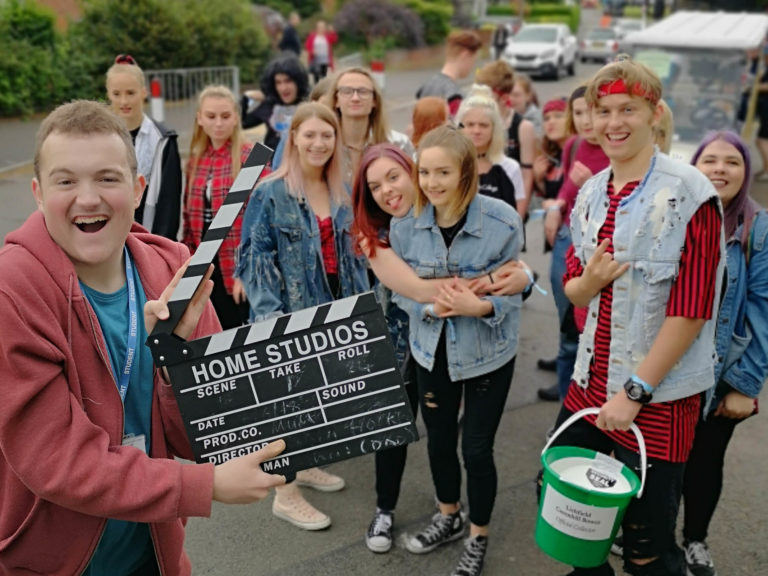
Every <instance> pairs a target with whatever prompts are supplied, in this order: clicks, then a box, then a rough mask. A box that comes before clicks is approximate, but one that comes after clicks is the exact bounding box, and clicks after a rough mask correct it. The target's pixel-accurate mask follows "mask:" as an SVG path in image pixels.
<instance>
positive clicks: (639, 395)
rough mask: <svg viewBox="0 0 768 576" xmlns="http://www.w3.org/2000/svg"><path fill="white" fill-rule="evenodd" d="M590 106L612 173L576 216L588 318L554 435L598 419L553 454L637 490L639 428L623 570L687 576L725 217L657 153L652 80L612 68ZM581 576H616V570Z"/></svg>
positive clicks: (574, 297) (694, 181)
mask: <svg viewBox="0 0 768 576" xmlns="http://www.w3.org/2000/svg"><path fill="white" fill-rule="evenodd" d="M585 97H586V99H587V102H588V103H589V104H590V106H591V108H592V119H593V124H594V130H595V132H596V134H597V136H598V140H599V143H600V145H601V147H602V148H603V150H604V151H605V154H606V155H607V156H608V158H609V159H610V166H609V167H608V168H607V169H606V170H604V171H602V172H600V173H598V174H596V175H595V176H593V177H592V178H590V179H589V180H588V181H587V182H586V183H585V184H584V186H583V187H582V188H581V190H580V191H579V195H578V198H577V200H576V205H575V207H574V210H573V214H572V216H571V232H572V236H573V248H572V250H571V251H570V252H569V256H568V259H567V260H568V262H567V266H568V269H567V272H566V275H565V278H564V284H565V292H566V295H567V296H568V298H569V299H570V300H571V301H572V302H573V303H574V305H575V306H578V307H588V314H587V321H586V325H585V328H584V333H583V334H582V336H581V338H580V341H579V352H578V356H577V360H576V366H575V369H574V373H573V382H572V385H571V387H570V389H569V392H568V395H567V396H566V398H565V401H564V404H563V408H562V411H561V413H560V415H559V416H558V421H557V424H556V427H559V426H560V424H562V422H564V421H565V420H566V419H567V418H568V417H569V416H570V415H571V414H573V413H574V412H577V411H579V410H581V409H582V408H587V407H598V408H600V413H599V414H598V415H597V417H594V416H592V417H587V418H585V419H582V420H581V421H579V422H577V423H576V424H575V425H573V426H571V427H570V428H568V429H567V430H566V431H565V432H564V433H563V434H562V435H561V436H560V437H559V438H558V439H557V441H556V442H555V444H559V445H571V446H574V445H575V446H583V447H586V448H590V449H593V450H597V451H599V452H604V453H606V454H609V453H611V452H613V453H614V455H615V457H616V458H617V459H619V460H621V461H622V462H624V463H625V464H626V465H627V466H629V467H630V468H633V469H634V470H635V471H636V472H638V476H639V475H640V472H639V455H638V447H637V442H636V440H635V438H634V435H633V434H632V433H631V432H630V431H629V426H630V424H632V423H633V422H634V423H635V424H636V425H637V426H638V427H639V428H640V430H641V431H642V433H643V436H644V438H645V442H646V445H647V450H648V456H649V458H648V461H649V465H648V469H647V480H646V485H645V491H644V494H643V497H642V498H641V499H635V500H633V501H632V502H631V503H630V505H629V507H628V509H627V512H626V516H625V518H624V522H623V533H624V570H625V571H626V572H627V573H629V574H633V575H635V576H685V574H686V566H685V561H684V557H683V554H682V550H680V549H679V548H678V547H677V545H676V543H675V535H674V530H675V521H676V518H677V511H678V506H679V503H680V495H681V486H682V478H683V470H684V466H685V461H686V459H687V457H688V453H689V451H690V449H691V445H692V442H693V434H694V428H695V426H696V422H697V420H698V415H699V407H700V394H701V393H702V392H704V391H705V390H707V389H708V388H710V387H711V386H712V385H713V384H714V382H713V373H714V372H713V361H714V360H713V356H714V328H715V326H714V324H715V323H714V320H713V319H714V318H715V317H716V314H715V310H716V306H717V303H718V301H719V293H720V279H721V277H722V266H723V259H722V254H723V249H724V242H723V237H722V226H721V220H722V209H721V206H720V202H719V199H718V196H717V192H716V191H715V189H714V187H713V186H712V185H711V183H710V182H709V181H708V180H707V179H706V178H702V177H701V174H696V170H695V169H693V170H692V169H691V168H692V167H691V166H688V165H685V164H682V163H678V162H675V161H673V160H671V159H670V158H669V157H668V156H666V155H664V154H662V153H660V152H659V151H658V149H657V148H656V147H655V146H654V127H655V126H656V124H657V123H658V121H659V118H660V116H661V108H660V106H659V99H660V98H661V82H660V81H659V79H658V77H657V76H656V75H655V74H654V73H653V72H652V71H651V70H650V69H648V68H647V67H645V66H643V65H642V64H639V63H635V62H632V61H630V60H621V61H618V62H614V63H612V64H609V65H608V66H605V67H604V68H602V69H601V70H600V71H598V73H597V74H596V75H595V76H594V77H593V79H592V80H591V81H590V83H589V86H588V88H587V92H586V94H585ZM571 574H573V575H600V576H603V575H605V576H610V575H613V574H614V572H613V569H612V568H611V567H610V566H609V565H608V563H607V562H606V563H604V564H603V565H601V566H599V567H597V568H576V569H575V570H574V571H573V572H571Z"/></svg>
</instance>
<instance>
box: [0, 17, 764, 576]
mask: <svg viewBox="0 0 768 576" xmlns="http://www.w3.org/2000/svg"><path fill="white" fill-rule="evenodd" d="M297 24H298V22H297V21H292V26H293V28H292V30H293V32H292V33H288V34H286V37H285V38H284V41H285V46H284V48H285V49H286V50H287V51H292V52H294V54H288V53H285V54H282V55H281V56H279V57H278V58H276V59H275V60H274V61H272V62H270V63H269V64H268V65H267V67H266V68H265V72H264V76H263V79H262V82H261V93H260V94H259V95H258V99H259V101H255V100H254V98H252V97H251V96H248V95H246V97H244V98H241V97H240V96H239V95H235V94H233V93H232V92H231V91H230V90H229V89H228V88H226V87H224V86H208V87H206V88H205V89H204V90H203V91H202V92H201V93H200V95H199V97H198V106H197V111H196V115H195V118H194V130H193V133H192V140H191V145H190V150H189V154H188V159H187V161H186V163H185V164H184V167H183V168H182V162H181V159H180V155H179V151H178V146H177V136H176V134H175V133H174V132H173V131H172V130H169V129H168V128H166V127H165V126H163V125H162V124H160V123H158V122H155V121H153V120H152V119H150V118H148V117H147V116H146V115H144V113H143V106H142V104H143V100H144V98H145V97H146V86H145V84H144V75H143V73H142V71H141V69H140V68H139V66H138V63H137V62H136V61H135V60H134V59H133V58H131V57H130V56H125V55H121V56H118V57H117V59H116V61H115V63H114V65H113V66H112V67H111V68H110V69H109V71H108V72H107V75H106V90H107V97H108V101H109V106H108V107H107V106H104V105H101V104H98V103H95V102H86V101H77V102H73V103H69V104H64V105H62V106H60V107H59V108H57V109H56V110H55V111H54V112H53V113H51V114H50V115H49V116H48V117H47V118H46V119H45V120H44V122H43V124H42V126H41V128H40V132H39V134H38V139H37V143H36V150H35V163H34V170H35V175H34V180H33V185H32V188H33V193H34V196H35V200H36V202H37V205H38V207H39V211H38V212H36V213H35V214H34V215H32V216H31V217H30V218H29V219H28V220H27V222H25V223H24V225H23V226H22V227H21V228H19V229H18V230H16V231H15V232H12V233H11V234H9V235H8V237H7V239H6V246H5V247H4V248H3V249H2V251H0V270H2V271H4V273H2V274H0V278H1V280H0V312H1V313H2V317H3V319H4V327H5V329H4V334H3V338H2V339H0V371H2V374H3V376H4V378H3V382H2V384H0V386H2V390H3V394H2V396H3V403H2V407H0V446H1V447H2V460H0V490H1V491H2V493H3V494H4V502H11V503H12V504H11V505H10V506H7V505H6V504H5V503H4V505H3V510H2V513H0V541H2V542H3V544H2V545H1V546H0V571H2V572H8V573H15V572H16V571H20V572H24V573H44V574H72V573H76V574H86V575H88V576H98V575H101V574H110V575H126V576H149V575H157V574H163V575H166V574H189V573H190V570H191V568H190V563H189V559H188V557H187V555H186V554H185V552H184V550H183V539H184V523H185V519H186V517H189V516H207V515H209V514H210V512H211V504H212V501H220V502H229V503H247V502H253V501H258V500H261V499H263V498H264V497H265V496H266V495H267V492H268V490H269V489H271V488H273V487H274V488H275V497H274V500H273V503H272V511H273V513H274V515H275V516H276V517H277V518H279V519H282V520H285V521H287V522H290V523H291V524H293V525H295V526H297V527H299V528H302V529H306V530H321V529H324V528H327V527H328V526H329V525H330V524H331V518H330V516H329V515H328V514H326V513H324V512H322V511H320V510H318V509H317V508H315V507H314V506H313V505H312V504H311V503H310V502H309V501H308V500H307V499H306V498H305V496H304V494H303V492H302V490H301V487H302V486H308V487H311V488H314V489H317V490H321V491H327V492H334V491H338V490H341V489H343V488H344V486H345V481H344V479H343V478H341V477H339V476H338V475H336V474H333V473H332V472H331V471H329V470H324V469H320V468H313V469H310V470H305V471H302V472H300V473H298V474H297V476H296V478H295V479H293V480H292V481H290V482H288V483H286V482H285V480H286V479H285V478H284V477H282V476H279V475H270V474H266V473H264V472H263V471H262V470H261V468H260V467H259V464H260V463H261V462H263V461H264V460H266V459H269V458H272V457H274V456H276V455H277V454H279V453H280V451H281V450H282V449H283V448H284V443H283V442H282V441H277V442H274V443H272V444H270V445H268V446H267V447H265V448H263V449H262V450H260V451H258V452H255V453H253V454H250V455H248V456H244V457H241V458H238V459H236V460H231V461H228V462H226V463H224V464H220V465H218V466H214V465H213V464H189V463H182V462H180V461H177V460H174V456H181V457H186V458H191V454H190V452H191V449H190V446H189V442H188V440H187V438H186V436H185V433H184V426H183V422H182V421H181V416H180V414H179V411H178V407H177V405H176V403H175V400H174V397H173V393H172V389H171V386H170V385H169V383H168V381H167V375H166V373H165V372H164V371H163V370H158V369H156V368H154V367H153V364H152V358H151V356H150V353H149V351H148V349H146V348H145V347H144V346H143V342H144V341H145V340H146V337H147V334H148V333H150V332H151V331H152V328H153V326H154V325H155V323H156V322H157V321H158V320H163V319H165V318H167V317H168V307H167V304H168V299H169V297H170V294H171V292H172V291H173V288H174V287H175V286H176V285H177V284H178V282H179V280H180V278H181V275H182V274H183V272H184V270H185V269H186V265H187V263H188V262H189V255H190V254H193V253H194V252H195V251H196V249H197V248H198V247H199V245H200V242H201V239H202V237H203V235H204V234H205V232H206V230H207V229H208V227H209V226H210V224H211V222H212V221H213V219H214V216H215V214H216V212H217V210H218V209H219V207H220V206H221V205H222V203H223V201H224V197H225V196H226V193H227V191H228V190H229V188H230V187H231V186H232V184H233V182H234V181H235V178H236V177H237V175H238V173H239V171H240V169H241V166H242V165H243V162H244V161H245V159H246V158H247V156H248V154H249V152H250V150H251V147H252V145H251V144H250V143H248V141H247V140H246V138H245V137H244V134H243V129H244V127H250V126H257V125H260V124H264V125H266V136H265V142H267V144H268V145H269V146H270V147H272V148H274V149H276V153H275V155H274V157H273V159H272V162H271V165H270V166H269V167H268V172H269V174H268V175H267V176H266V177H265V178H262V179H261V181H260V182H259V184H258V185H257V186H256V188H255V189H254V190H253V192H252V194H251V197H250V199H249V201H248V203H247V206H246V208H245V210H244V213H243V214H241V215H240V216H239V217H238V218H237V220H236V222H235V224H234V226H233V227H232V229H231V231H230V232H229V234H228V235H227V236H226V238H224V239H223V240H222V243H221V248H220V249H219V251H218V253H217V254H216V257H215V259H214V262H213V264H212V266H211V267H210V269H209V271H208V273H207V275H206V280H205V281H204V282H203V283H202V284H201V285H200V287H199V288H198V290H197V292H196V293H195V295H194V297H193V298H192V300H191V304H190V306H189V308H188V309H187V311H186V313H185V316H184V318H183V319H182V321H181V322H180V323H179V325H178V326H177V328H176V333H177V335H178V336H180V337H182V338H198V337H202V336H205V335H209V334H212V333H215V332H218V331H219V330H221V329H222V328H224V329H226V328H231V327H236V326H240V325H243V324H244V323H247V322H258V321H262V320H265V319H269V318H272V317H275V316H277V315H280V314H285V313H290V312H295V311H298V310H301V309H304V308H307V307H311V306H316V305H319V304H323V303H326V302H331V301H333V300H335V299H337V298H343V297H346V296H350V295H354V294H359V293H362V292H365V291H368V290H371V289H373V290H375V291H376V294H377V297H378V299H379V301H380V304H381V306H382V308H383V310H384V313H385V317H386V320H387V326H388V328H389V332H390V336H391V340H392V344H393V346H394V348H395V352H396V358H397V360H398V363H399V366H400V369H401V374H402V376H403V380H404V382H405V389H406V392H407V396H408V399H409V402H410V405H411V409H412V412H413V413H414V415H417V414H419V413H420V414H421V417H422V419H423V421H424V424H425V427H426V431H427V453H428V460H429V466H430V470H431V475H432V483H433V486H434V493H435V503H431V502H430V503H426V504H425V506H426V507H428V508H432V507H433V506H435V504H436V510H435V511H434V515H433V516H432V517H431V520H430V521H429V523H428V524H427V525H425V526H424V527H422V528H420V529H419V530H417V531H415V532H413V533H410V534H408V535H407V537H406V538H405V547H406V548H407V550H408V551H409V552H411V553H414V554H426V553H430V552H433V551H434V550H436V549H438V548H439V547H440V546H441V545H443V544H446V543H448V542H452V541H455V540H459V539H461V538H465V537H466V539H465V541H464V547H463V549H462V552H461V554H460V556H459V557H458V558H457V560H456V564H455V569H454V571H453V574H454V575H455V576H476V575H478V574H480V573H481V572H482V569H483V564H484V559H485V556H486V554H487V550H488V547H489V543H490V542H492V530H491V520H492V513H493V509H494V504H495V498H496V492H497V484H498V476H497V469H496V464H495V460H494V458H495V456H494V442H495V438H496V433H497V430H498V427H499V423H500V421H501V418H502V416H503V413H504V406H505V403H506V399H507V395H508V394H509V391H510V386H511V383H512V380H513V374H514V369H515V363H516V359H517V351H518V341H519V335H520V334H519V333H520V316H521V311H522V308H523V301H524V300H525V299H526V298H527V297H528V296H529V295H530V294H531V293H532V290H533V289H534V288H537V287H538V285H537V283H536V275H535V273H534V272H533V271H532V270H531V269H530V268H529V267H528V266H527V265H526V264H525V262H523V261H522V260H521V253H522V252H523V251H524V250H525V245H526V243H525V225H526V224H525V223H526V222H527V221H528V219H529V217H530V216H532V215H533V214H537V216H543V219H544V225H543V227H544V234H545V247H546V250H548V251H551V267H550V282H551V286H552V292H553V296H554V306H555V307H556V309H557V322H558V326H557V328H558V332H559V342H558V346H557V357H556V359H554V360H549V359H539V367H540V368H542V369H545V370H552V371H555V372H557V383H556V385H555V386H554V387H553V388H545V389H541V390H539V395H540V397H541V398H543V399H545V400H556V401H559V402H561V409H560V413H559V415H558V417H557V421H556V422H555V423H554V424H553V428H556V427H558V426H559V425H560V424H562V423H563V422H564V421H565V420H566V419H568V418H569V417H570V416H571V415H572V414H574V413H575V412H577V411H579V410H581V409H582V408H587V407H596V408H599V409H600V412H599V414H598V415H596V416H594V417H587V418H585V419H583V420H582V421H580V422H578V423H577V424H575V425H574V426H571V427H570V428H568V430H566V431H565V432H564V433H563V434H561V435H560V436H558V438H557V439H556V442H555V443H556V444H558V445H572V446H582V447H587V448H591V449H594V450H597V451H599V452H603V453H606V454H613V455H614V457H615V458H617V459H618V460H620V461H622V462H624V463H625V464H626V465H627V466H629V467H631V468H633V469H635V470H637V469H638V467H639V457H638V451H639V449H638V445H637V441H636V439H635V437H634V435H633V434H632V433H631V432H629V426H630V424H632V423H634V424H636V425H637V426H639V428H640V430H641V431H642V433H643V435H644V437H645V440H646V443H647V446H648V456H649V466H648V470H647V480H646V487H645V493H644V495H643V497H642V498H641V499H639V500H636V501H633V502H632V503H631V504H630V505H629V507H628V510H627V513H626V517H625V520H624V523H623V530H622V536H621V540H620V542H618V544H620V546H621V548H622V553H623V557H624V569H625V571H626V572H627V573H629V574H633V575H636V576H655V575H674V576H684V575H685V574H686V571H687V570H690V573H692V574H694V575H695V576H711V575H714V574H715V571H714V563H713V561H712V558H711V555H710V554H709V551H708V548H707V544H706V539H707V535H708V528H709V524H710V521H711V519H712V516H713V514H714V511H715V509H716V506H717V503H718V499H719V496H720V492H721V488H722V482H723V466H724V454H725V452H726V450H727V447H728V444H729V441H730V439H731V436H732V434H733V431H734V428H735V426H736V425H737V424H738V423H739V422H742V421H743V420H744V419H746V418H748V417H750V416H751V415H752V414H754V413H755V412H756V411H757V397H758V395H759V393H760V391H761V389H762V385H763V382H764V381H765V379H766V377H767V376H768V326H766V323H765V322H764V321H762V319H763V318H765V317H766V315H768V270H763V267H764V266H766V265H768V264H767V262H768V260H766V259H767V258H768V252H766V251H765V250H764V245H765V241H766V237H767V236H768V217H766V214H765V212H764V211H763V210H762V209H761V208H760V207H759V206H757V205H756V203H755V202H754V201H753V200H752V199H751V198H750V196H749V184H750V156H749V152H748V147H747V146H746V145H745V143H744V142H743V141H742V140H741V139H740V138H739V137H738V136H737V135H736V134H734V133H732V132H720V133H714V134H710V135H708V136H707V137H706V138H705V140H704V141H702V143H701V145H700V147H699V149H698V150H697V152H696V154H695V155H694V157H693V160H692V163H691V165H688V164H684V163H681V162H678V161H675V160H672V159H670V157H669V156H667V155H666V153H665V152H667V151H668V146H669V138H670V135H671V133H672V132H673V130H672V122H673V120H674V119H673V118H671V117H670V114H669V109H668V108H665V106H664V104H663V101H662V100H661V96H662V94H661V83H660V81H659V79H658V77H657V76H656V75H655V74H654V73H653V72H652V71H650V70H649V69H648V68H647V67H645V66H643V65H642V64H639V63H636V62H633V61H631V60H629V59H627V58H621V59H618V60H617V61H616V62H613V63H611V64H608V65H606V66H605V67H603V68H602V69H600V71H599V72H598V73H597V74H596V75H595V76H594V77H593V78H592V79H591V80H590V81H589V82H588V83H587V84H585V85H584V86H581V87H579V88H577V89H576V90H574V91H573V92H572V93H571V94H563V95H562V97H559V98H555V99H552V100H549V101H547V102H544V103H543V104H541V105H540V104H539V102H538V99H537V96H536V92H535V88H534V86H533V85H532V83H531V82H530V80H529V79H528V78H526V77H524V76H522V75H519V74H516V73H515V72H514V70H512V68H510V67H509V66H508V65H507V64H505V63H504V62H503V61H501V60H496V61H493V62H490V63H488V64H486V65H484V66H483V67H481V68H480V69H479V70H477V71H476V74H475V77H474V82H475V83H474V84H473V85H472V87H471V88H470V89H469V91H465V90H462V89H461V87H460V86H459V84H458V82H459V81H461V80H462V79H464V78H466V77H468V76H469V75H470V74H471V73H472V71H473V70H474V69H475V65H476V57H477V53H478V50H479V49H480V47H481V43H480V40H479V38H478V36H477V34H476V33H474V32H471V31H457V32H453V33H451V35H450V36H449V37H448V39H447V49H446V53H447V55H446V62H445V65H444V66H443V68H442V69H441V71H440V72H439V73H437V74H436V75H435V76H434V77H432V78H429V79H428V80H427V81H426V82H425V84H424V85H423V86H422V87H421V88H420V89H419V91H418V93H417V95H416V96H417V98H418V102H417V103H416V105H415V107H414V112H413V122H412V126H411V127H410V129H409V133H408V134H404V133H401V132H397V131H395V130H392V129H391V127H390V126H389V121H388V116H387V113H386V110H385V105H384V99H383V97H382V94H381V91H380V89H379V87H378V86H377V83H376V81H375V79H374V76H373V75H372V74H371V72H370V71H369V70H368V69H366V68H363V67H356V68H349V69H344V70H334V69H333V56H332V45H333V43H334V42H335V34H334V33H333V31H332V29H328V28H327V27H326V26H325V25H324V24H322V25H319V26H318V28H317V29H316V31H315V32H314V33H313V34H312V35H310V37H309V38H308V39H307V42H306V49H307V50H308V52H309V54H310V70H307V69H306V68H305V67H304V66H303V64H302V63H301V62H300V60H299V59H298V58H297V56H296V54H295V52H297V51H298V52H300V51H301V43H300V41H299V40H298V36H297V35H296V33H295V25H297ZM289 32H290V31H289ZM310 73H311V75H312V76H314V81H313V82H310V79H309V76H310ZM326 75H328V77H327V78H326ZM310 86H314V87H313V90H312V92H311V93H310ZM110 108H111V110H110ZM177 239H180V240H181V242H180V243H178V242H176V240H177ZM11 270H12V271H13V273H10V271H11ZM32 294H34V295H35V296H34V298H32V297H31V295H32ZM139 308H141V310H139ZM142 310H143V314H142ZM756 319H759V320H756ZM407 452H408V448H407V447H405V446H403V447H398V448H394V449H390V450H383V451H380V452H377V453H376V456H375V478H376V483H375V500H376V501H375V505H373V503H372V508H373V515H372V519H371V521H370V524H369V526H368V529H367V532H366V534H365V543H366V545H367V546H368V548H369V549H370V550H371V551H373V552H375V553H385V552H387V551H388V550H390V549H391V547H392V545H393V527H394V519H395V509H396V507H397V502H398V498H399V495H400V490H401V480H402V476H403V471H404V469H405V465H406V460H407ZM462 463H463V467H464V469H465V471H466V484H467V488H466V493H467V502H466V505H465V504H463V503H462V498H461V494H462ZM686 463H687V465H686ZM93 470H99V474H92V471H93ZM126 485H130V486H132V487H133V488H132V489H131V490H125V489H124V486H126ZM681 499H682V501H683V502H684V508H683V509H684V526H683V535H684V539H685V540H684V542H683V547H682V548H681V547H680V546H678V544H677V542H676V540H675V525H676V522H677V516H678V508H679V505H680V502H681ZM467 525H468V527H467ZM57 542H62V543H63V542H66V543H67V544H66V547H62V546H58V545H56V544H55V543H57ZM52 543H53V544H52ZM570 574H572V575H577V576H578V575H587V576H588V575H611V574H614V571H613V569H612V568H611V567H610V565H609V564H608V562H607V561H606V562H605V563H604V564H602V565H601V566H598V567H596V568H574V570H573V571H572V572H571V573H570Z"/></svg>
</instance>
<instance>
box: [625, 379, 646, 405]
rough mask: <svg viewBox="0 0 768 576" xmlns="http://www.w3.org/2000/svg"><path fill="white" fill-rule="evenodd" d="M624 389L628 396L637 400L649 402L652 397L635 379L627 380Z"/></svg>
mask: <svg viewBox="0 0 768 576" xmlns="http://www.w3.org/2000/svg"><path fill="white" fill-rule="evenodd" d="M624 390H625V391H626V393H627V398H629V399H630V400H634V401H635V402H648V401H650V399H651V395H650V394H648V393H647V392H646V391H645V390H644V389H643V387H642V386H641V385H640V384H638V383H637V382H635V381H634V380H627V382H626V383H625V384H624Z"/></svg>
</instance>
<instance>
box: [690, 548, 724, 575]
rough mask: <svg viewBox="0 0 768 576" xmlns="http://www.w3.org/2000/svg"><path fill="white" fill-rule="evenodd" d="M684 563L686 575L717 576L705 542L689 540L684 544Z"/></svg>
mask: <svg viewBox="0 0 768 576" xmlns="http://www.w3.org/2000/svg"><path fill="white" fill-rule="evenodd" d="M683 547H684V548H685V563H686V564H687V565H688V573H689V574H691V575H692V576H717V572H716V571H715V563H714V562H712V555H711V554H710V553H709V548H708V547H707V543H706V542H697V541H696V540H691V541H690V542H684V543H683Z"/></svg>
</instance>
